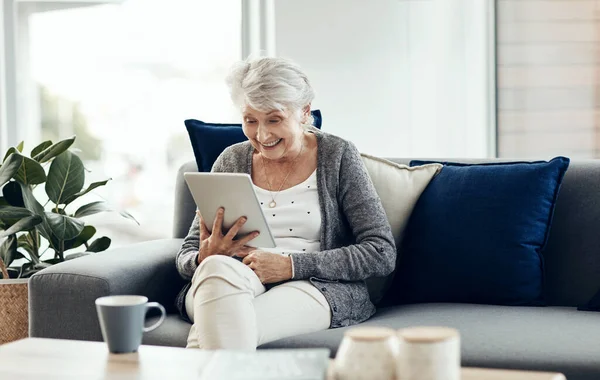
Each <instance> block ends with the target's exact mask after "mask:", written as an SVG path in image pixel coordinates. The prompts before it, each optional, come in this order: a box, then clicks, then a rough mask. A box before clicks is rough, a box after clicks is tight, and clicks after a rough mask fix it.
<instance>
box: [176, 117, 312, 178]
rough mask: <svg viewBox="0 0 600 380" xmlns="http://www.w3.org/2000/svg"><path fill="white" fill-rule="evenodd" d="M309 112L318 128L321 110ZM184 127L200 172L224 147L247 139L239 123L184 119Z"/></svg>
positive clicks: (207, 168) (210, 165) (206, 169)
mask: <svg viewBox="0 0 600 380" xmlns="http://www.w3.org/2000/svg"><path fill="white" fill-rule="evenodd" d="M311 113H312V116H313V125H314V126H315V127H317V128H319V129H320V128H321V123H322V121H323V118H322V116H321V111H320V110H313V111H311ZM185 127H186V128H187V131H188V134H189V136H190V142H191V143H192V149H193V150H194V156H195V157H196V163H197V164H198V171H200V172H210V170H211V169H212V166H213V164H214V162H215V160H216V159H217V157H219V155H220V154H221V152H223V151H224V150H225V148H227V147H228V146H230V145H233V144H236V143H239V142H242V141H246V140H247V138H246V135H244V132H243V131H242V125H241V124H220V123H206V122H204V121H200V120H195V119H189V120H186V121H185Z"/></svg>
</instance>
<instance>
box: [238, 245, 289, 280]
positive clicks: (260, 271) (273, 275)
mask: <svg viewBox="0 0 600 380" xmlns="http://www.w3.org/2000/svg"><path fill="white" fill-rule="evenodd" d="M236 255H237V256H240V257H244V260H243V263H244V264H246V265H248V267H249V268H250V269H252V270H253V271H254V273H256V275H257V276H258V278H259V279H260V282H262V283H263V284H272V283H274V282H280V281H286V280H290V279H291V278H292V258H291V257H289V256H283V255H280V254H277V253H271V252H265V251H260V250H254V251H251V252H247V251H246V252H238V253H237V254H236Z"/></svg>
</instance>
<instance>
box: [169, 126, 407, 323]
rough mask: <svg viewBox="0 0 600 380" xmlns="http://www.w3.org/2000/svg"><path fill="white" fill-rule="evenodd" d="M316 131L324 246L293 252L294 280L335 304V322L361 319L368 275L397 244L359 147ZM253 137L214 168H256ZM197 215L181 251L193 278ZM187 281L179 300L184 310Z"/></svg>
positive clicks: (367, 312)
mask: <svg viewBox="0 0 600 380" xmlns="http://www.w3.org/2000/svg"><path fill="white" fill-rule="evenodd" d="M313 133H315V135H316V137H317V152H318V153H317V182H318V187H319V188H318V193H319V204H320V208H321V218H322V221H321V251H319V252H310V253H309V252H307V253H293V254H291V255H290V256H291V258H292V261H293V265H294V278H293V280H308V281H310V282H311V283H312V284H313V285H314V286H315V287H317V289H318V290H319V291H320V292H321V293H322V294H323V295H324V296H325V298H326V299H327V301H328V302H329V305H330V307H331V312H332V318H331V327H342V326H350V325H353V324H356V323H360V322H363V321H365V320H367V319H368V318H370V317H371V316H372V315H373V314H374V313H375V306H374V305H373V303H372V302H371V300H370V299H369V292H368V290H367V285H366V283H365V280H366V279H367V278H369V277H374V276H377V277H382V276H386V275H388V274H390V273H391V272H392V271H393V270H394V267H395V264H396V247H395V245H394V238H393V236H392V231H391V228H390V225H389V222H388V220H387V217H386V214H385V211H384V209H383V206H382V204H381V200H380V199H379V197H378V195H377V192H376V191H375V188H374V186H373V184H372V182H371V180H370V178H369V174H368V172H367V170H366V168H365V166H364V164H363V162H362V159H361V157H360V154H359V152H358V150H357V149H356V147H355V146H354V145H353V144H352V143H351V142H348V141H346V140H344V139H342V138H340V137H337V136H334V135H330V134H327V133H324V132H320V131H313ZM253 152H254V148H253V147H252V145H251V144H250V143H249V142H247V141H246V142H243V143H239V144H236V145H232V146H230V147H228V148H227V149H226V150H225V151H224V152H223V153H222V154H221V155H220V156H219V157H218V158H217V160H216V162H215V164H214V165H213V168H212V171H213V172H232V173H248V174H250V173H251V171H252V154H253ZM198 246H199V230H198V218H195V219H194V221H193V223H192V226H191V228H190V231H189V233H188V236H187V237H186V238H185V240H184V241H183V244H182V246H181V249H180V251H179V252H178V254H177V258H176V264H177V270H178V271H179V273H180V275H181V276H182V277H183V278H184V279H186V280H191V278H192V277H193V275H194V271H195V270H196V268H197V267H198V262H197V256H198ZM189 287H190V284H189V283H188V284H187V285H186V286H185V287H184V288H183V289H182V291H181V292H180V294H179V296H178V297H177V300H176V304H177V307H178V309H179V310H180V312H181V313H182V316H183V317H184V318H187V316H186V314H185V294H186V292H187V290H188V289H189Z"/></svg>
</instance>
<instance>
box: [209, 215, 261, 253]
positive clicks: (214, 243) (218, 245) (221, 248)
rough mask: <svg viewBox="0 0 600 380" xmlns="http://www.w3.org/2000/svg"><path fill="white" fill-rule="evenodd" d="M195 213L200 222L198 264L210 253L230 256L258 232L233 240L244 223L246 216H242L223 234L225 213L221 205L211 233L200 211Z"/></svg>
mask: <svg viewBox="0 0 600 380" xmlns="http://www.w3.org/2000/svg"><path fill="white" fill-rule="evenodd" d="M197 214H198V219H199V220H198V222H199V224H200V252H199V254H198V264H200V263H201V262H202V260H204V259H205V258H207V257H208V256H212V255H224V256H232V255H233V254H234V253H236V252H238V251H240V250H242V249H243V248H244V246H245V245H246V243H248V242H249V241H250V240H252V239H254V238H256V237H257V236H258V234H259V233H258V231H255V232H251V233H249V234H248V235H246V236H244V237H243V238H240V239H237V240H234V238H235V236H236V235H237V233H238V232H239V231H240V229H241V228H242V226H243V225H244V223H246V217H244V216H242V217H241V218H239V219H238V220H237V221H236V222H235V224H234V225H233V226H231V228H230V229H229V231H227V233H226V234H223V215H224V214H225V210H224V209H223V207H221V208H219V210H218V211H217V215H216V217H215V221H214V223H213V229H212V233H211V232H210V231H208V228H207V227H206V224H205V223H204V219H203V218H202V215H200V212H197Z"/></svg>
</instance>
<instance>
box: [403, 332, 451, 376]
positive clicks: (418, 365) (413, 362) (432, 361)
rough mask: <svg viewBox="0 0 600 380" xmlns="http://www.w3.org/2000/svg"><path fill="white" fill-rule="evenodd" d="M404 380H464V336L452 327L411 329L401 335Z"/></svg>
mask: <svg viewBox="0 0 600 380" xmlns="http://www.w3.org/2000/svg"><path fill="white" fill-rule="evenodd" d="M398 338H399V340H398V341H399V344H400V353H399V356H398V367H397V371H396V373H397V376H398V379H401V380H460V335H459V333H458V330H456V329H453V328H448V327H411V328H406V329H402V330H399V331H398Z"/></svg>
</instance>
